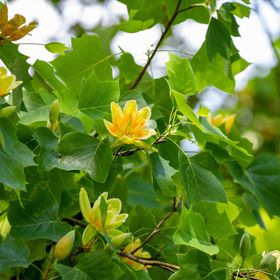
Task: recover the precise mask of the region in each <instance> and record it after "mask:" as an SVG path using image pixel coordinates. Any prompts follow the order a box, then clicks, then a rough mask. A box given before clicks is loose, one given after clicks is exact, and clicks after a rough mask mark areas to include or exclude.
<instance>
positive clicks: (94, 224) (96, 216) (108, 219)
mask: <svg viewBox="0 0 280 280" xmlns="http://www.w3.org/2000/svg"><path fill="white" fill-rule="evenodd" d="M107 198H108V193H107V192H104V193H102V194H101V195H100V196H99V197H98V198H97V200H96V201H95V202H94V204H93V206H92V207H91V205H90V202H89V199H88V195H87V192H86V190H85V189H84V188H81V190H80V195H79V202H80V209H81V212H82V215H83V217H84V219H85V220H86V221H87V222H88V223H89V225H88V226H87V227H86V228H85V230H84V233H83V244H84V245H86V244H87V243H88V242H90V240H91V239H92V238H93V237H94V236H95V234H96V232H99V233H100V234H102V235H105V234H107V235H108V236H109V237H110V238H111V239H112V241H113V239H114V238H116V237H117V236H119V238H117V239H115V242H117V243H121V242H120V240H118V239H123V241H125V239H126V237H127V236H128V235H127V236H126V235H123V232H121V231H120V230H118V229H117V228H118V227H120V226H121V225H122V224H123V223H124V222H125V221H126V219H127V217H128V214H126V213H122V214H120V212H121V208H122V202H121V200H120V199H118V198H111V199H107ZM101 199H104V201H105V203H106V206H107V212H106V216H105V221H102V213H101V208H100V207H101ZM103 214H104V213H103Z"/></svg>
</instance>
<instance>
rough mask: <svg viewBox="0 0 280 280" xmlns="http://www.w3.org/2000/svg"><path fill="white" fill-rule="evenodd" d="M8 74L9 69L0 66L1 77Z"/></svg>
mask: <svg viewBox="0 0 280 280" xmlns="http://www.w3.org/2000/svg"><path fill="white" fill-rule="evenodd" d="M4 76H7V69H6V68H4V67H0V78H1V77H4Z"/></svg>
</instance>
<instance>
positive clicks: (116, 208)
mask: <svg viewBox="0 0 280 280" xmlns="http://www.w3.org/2000/svg"><path fill="white" fill-rule="evenodd" d="M107 204H108V210H107V211H108V212H109V211H110V212H112V213H114V214H119V213H120V212H121V209H122V202H121V201H120V199H118V198H111V199H108V200H107Z"/></svg>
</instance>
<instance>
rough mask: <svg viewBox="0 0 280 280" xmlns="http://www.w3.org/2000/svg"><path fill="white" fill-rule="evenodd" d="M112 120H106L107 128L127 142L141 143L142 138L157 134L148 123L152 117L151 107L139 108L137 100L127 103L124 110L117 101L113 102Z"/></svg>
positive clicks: (119, 138) (120, 139)
mask: <svg viewBox="0 0 280 280" xmlns="http://www.w3.org/2000/svg"><path fill="white" fill-rule="evenodd" d="M111 112H112V122H109V121H107V120H104V123H105V126H106V128H107V130H108V131H109V132H110V133H111V134H112V135H113V136H114V137H116V138H118V140H119V141H121V142H123V143H125V144H136V145H137V144H141V140H144V139H147V138H149V137H150V136H152V135H154V134H156V132H155V130H154V129H152V128H149V127H148V126H147V123H148V121H149V119H150V117H151V109H150V108H149V107H144V108H142V109H140V110H138V107H137V103H136V101H135V100H129V101H127V102H126V103H125V105H124V108H123V110H122V109H121V107H120V106H119V105H118V104H117V103H115V102H112V103H111Z"/></svg>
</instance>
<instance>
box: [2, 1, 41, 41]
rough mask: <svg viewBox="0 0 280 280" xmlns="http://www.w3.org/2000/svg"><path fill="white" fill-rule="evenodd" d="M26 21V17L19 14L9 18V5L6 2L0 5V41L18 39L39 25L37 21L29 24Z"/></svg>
mask: <svg viewBox="0 0 280 280" xmlns="http://www.w3.org/2000/svg"><path fill="white" fill-rule="evenodd" d="M25 22H26V19H25V17H24V16H22V15H19V14H16V15H15V16H14V17H13V18H12V19H10V20H8V7H7V5H6V4H2V5H1V6H0V30H1V32H0V42H1V41H3V40H8V41H17V40H19V39H21V38H22V37H24V36H25V35H27V34H28V33H29V32H30V31H32V30H33V29H34V28H35V27H36V26H37V23H36V22H35V21H32V22H30V23H29V24H28V25H24V24H25Z"/></svg>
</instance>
